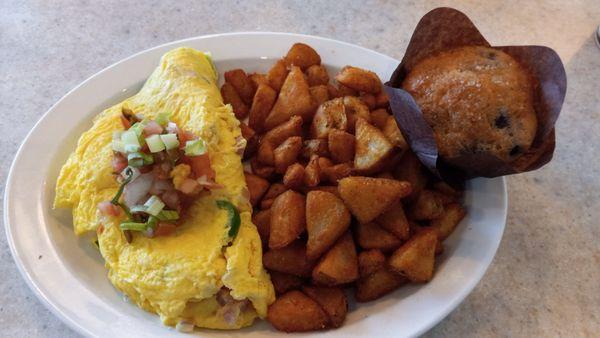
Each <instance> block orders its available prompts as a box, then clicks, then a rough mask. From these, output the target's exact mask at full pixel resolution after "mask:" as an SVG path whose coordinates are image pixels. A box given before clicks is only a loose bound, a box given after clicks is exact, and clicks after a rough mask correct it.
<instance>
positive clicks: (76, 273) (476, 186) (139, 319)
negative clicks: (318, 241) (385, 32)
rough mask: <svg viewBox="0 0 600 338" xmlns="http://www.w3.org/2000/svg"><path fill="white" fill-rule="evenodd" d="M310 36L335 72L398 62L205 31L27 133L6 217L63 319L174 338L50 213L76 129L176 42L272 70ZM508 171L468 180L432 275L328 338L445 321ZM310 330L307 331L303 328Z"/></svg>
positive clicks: (493, 220)
mask: <svg viewBox="0 0 600 338" xmlns="http://www.w3.org/2000/svg"><path fill="white" fill-rule="evenodd" d="M298 41H302V42H306V43H308V44H309V45H311V46H313V47H314V48H315V49H316V50H317V51H318V52H319V54H320V55H321V57H322V59H323V62H324V63H325V64H326V65H327V67H328V68H329V69H330V71H334V70H337V69H339V68H341V67H342V66H344V65H347V64H350V65H354V66H358V67H364V68H368V69H371V70H373V71H375V72H376V73H378V74H379V76H380V77H381V78H382V79H388V78H389V77H390V75H391V73H392V71H393V70H394V69H395V68H396V66H397V65H398V61H397V60H394V59H392V58H390V57H388V56H385V55H382V54H379V53H377V52H374V51H371V50H368V49H365V48H362V47H358V46H355V45H351V44H347V43H344V42H340V41H335V40H330V39H324V38H319V37H312V36H306V35H295V34H283V33H233V34H221V35H212V36H203V37H197V38H191V39H187V40H182V41H177V42H173V43H169V44H166V45H162V46H158V47H155V48H152V49H149V50H146V51H143V52H141V53H138V54H136V55H133V56H131V57H129V58H127V59H125V60H123V61H121V62H118V63H116V64H114V65H112V66H110V67H108V68H106V69H104V70H102V71H101V72H99V73H97V74H96V75H94V76H92V77H91V78H89V79H88V80H86V81H85V82H83V83H82V84H81V85H79V86H78V87H76V88H75V89H73V90H72V91H71V92H69V93H68V94H67V95H65V96H64V97H63V98H62V99H61V100H60V101H59V102H58V103H56V104H55V105H54V106H53V107H52V108H51V109H50V110H49V111H48V112H47V113H46V114H45V115H44V116H43V117H42V119H41V120H40V121H39V122H38V123H37V124H36V126H35V127H34V128H33V129H32V130H31V132H30V133H29V135H28V136H27V138H26V139H25V141H24V142H23V144H22V145H21V148H20V149H19V152H18V153H17V156H16V158H15V160H14V162H13V164H12V167H11V170H10V173H9V176H8V181H7V185H6V192H5V198H4V223H5V226H6V235H7V237H8V243H9V245H10V248H11V251H12V254H13V257H14V259H15V261H16V263H17V265H18V267H19V269H20V271H21V273H22V275H23V278H25V280H26V281H27V283H28V284H29V286H30V287H31V289H32V290H33V291H34V292H35V294H36V295H37V296H38V297H39V298H40V300H41V301H42V302H43V303H44V304H45V305H46V306H47V307H48V308H49V309H50V310H51V311H52V312H54V313H55V314H56V315H57V316H58V317H59V318H61V319H62V320H63V321H64V322H65V323H67V324H68V325H69V326H70V327H72V328H73V329H75V330H77V331H78V332H80V333H82V334H85V335H91V336H128V337H134V336H146V337H149V336H171V335H180V333H178V332H177V331H175V330H173V329H171V328H167V327H164V326H162V324H161V323H160V321H159V319H158V317H157V316H155V315H152V314H150V313H147V312H144V311H143V310H140V309H139V308H137V307H136V306H135V305H132V304H131V303H128V302H126V301H124V299H123V297H122V296H121V295H120V293H119V292H117V291H116V290H115V289H114V288H113V287H112V285H111V284H110V283H109V281H108V279H107V278H106V270H105V268H104V265H103V261H102V258H101V257H100V255H99V253H98V252H97V251H96V250H95V249H94V248H93V247H92V245H90V244H91V243H90V240H89V239H86V238H77V237H75V235H74V234H73V232H72V220H71V216H70V212H69V211H67V210H56V211H55V210H52V201H53V199H54V185H55V181H56V178H57V176H58V172H59V170H60V167H61V166H62V164H63V163H64V162H65V160H66V159H67V157H68V155H69V153H70V152H71V151H73V149H74V147H75V144H76V141H77V139H78V137H79V135H80V134H81V133H82V132H83V131H85V130H86V129H88V128H89V126H90V125H91V120H92V118H93V116H95V115H96V114H98V113H99V112H100V111H101V110H102V109H104V108H106V107H109V106H111V105H113V104H114V103H117V102H118V101H120V100H122V99H124V98H125V97H127V96H130V95H132V94H134V93H135V92H136V91H137V90H138V89H139V88H140V87H141V85H142V84H143V82H144V81H145V79H146V77H148V76H149V75H150V73H151V71H152V70H153V69H154V67H156V65H158V61H159V59H160V57H161V55H162V54H164V53H165V52H167V51H168V50H170V49H172V48H175V47H179V46H190V47H194V48H197V49H200V50H205V51H210V52H211V53H212V55H213V58H214V60H215V63H216V66H217V68H218V69H219V70H220V71H221V72H223V71H224V70H228V69H231V68H243V69H245V70H246V71H262V72H264V71H266V70H267V69H268V68H269V66H270V65H271V64H272V63H273V62H274V61H273V60H274V59H278V58H280V57H281V56H283V55H284V54H285V53H286V51H287V50H288V49H289V47H290V46H291V45H292V44H293V43H294V42H298ZM506 198H507V195H506V187H505V183H504V180H503V179H502V178H498V179H476V180H472V181H470V182H469V183H468V186H467V192H466V196H465V203H466V205H467V207H468V216H467V217H466V218H465V220H463V222H462V223H461V224H460V225H459V226H458V228H457V230H456V231H455V232H454V233H453V234H452V236H450V238H448V240H447V241H446V242H445V245H444V246H445V250H444V253H443V255H442V256H441V257H440V258H439V260H438V267H437V270H436V273H435V277H434V279H433V280H432V281H431V282H430V283H428V284H424V285H416V286H408V287H403V288H401V289H400V290H398V291H396V292H394V293H393V294H391V295H388V296H386V297H384V298H383V299H380V300H377V301H373V302H370V303H366V304H360V305H359V306H357V305H356V304H354V303H353V302H351V304H350V310H351V311H350V312H349V315H348V318H347V320H346V323H345V324H344V326H343V327H342V328H340V329H337V330H332V331H327V332H319V333H318V334H319V335H323V336H328V337H347V336H362V335H365V336H366V335H368V336H373V337H385V336H393V337H400V336H414V335H418V334H421V333H423V332H425V331H426V330H428V329H429V328H431V327H432V326H433V325H435V324H436V323H438V322H439V321H440V320H441V319H443V318H444V317H445V316H446V315H447V314H448V313H449V312H450V311H452V310H453V309H454V308H455V307H456V306H458V304H459V303H460V302H461V301H462V300H463V299H464V298H465V297H466V296H467V295H468V294H469V292H471V290H472V289H473V287H475V285H476V284H477V282H479V280H480V279H481V277H482V276H483V274H484V273H485V271H486V269H487V267H488V266H489V265H490V263H491V261H492V259H493V257H494V254H495V253H496V249H497V248H498V245H499V243H500V239H501V237H502V232H503V231H504V226H505V222H506V207H507V201H506ZM196 334H197V335H201V336H207V335H222V336H225V335H226V336H235V337H238V336H240V337H242V336H244V337H259V336H260V337H264V336H273V335H278V334H280V333H279V332H276V331H273V330H272V329H271V328H270V327H269V325H267V324H266V323H264V322H259V323H257V325H254V326H253V327H251V328H247V329H244V330H240V331H236V332H231V331H229V332H224V331H210V330H199V331H196ZM306 335H310V334H306Z"/></svg>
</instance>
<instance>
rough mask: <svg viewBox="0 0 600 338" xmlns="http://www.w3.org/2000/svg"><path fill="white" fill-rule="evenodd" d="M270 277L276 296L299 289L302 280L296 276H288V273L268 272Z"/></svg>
mask: <svg viewBox="0 0 600 338" xmlns="http://www.w3.org/2000/svg"><path fill="white" fill-rule="evenodd" d="M269 275H271V282H272V283H273V287H274V288H275V292H276V293H277V294H278V295H281V294H284V293H286V292H288V291H290V290H296V289H299V288H300V287H301V286H302V284H304V280H303V279H302V278H300V277H298V276H295V275H290V274H289V273H282V272H278V271H269Z"/></svg>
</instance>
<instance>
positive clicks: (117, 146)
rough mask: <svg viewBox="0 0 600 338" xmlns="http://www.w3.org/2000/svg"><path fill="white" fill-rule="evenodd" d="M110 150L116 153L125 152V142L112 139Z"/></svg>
mask: <svg viewBox="0 0 600 338" xmlns="http://www.w3.org/2000/svg"><path fill="white" fill-rule="evenodd" d="M112 150H114V151H116V152H118V153H125V143H123V141H121V140H113V141H112Z"/></svg>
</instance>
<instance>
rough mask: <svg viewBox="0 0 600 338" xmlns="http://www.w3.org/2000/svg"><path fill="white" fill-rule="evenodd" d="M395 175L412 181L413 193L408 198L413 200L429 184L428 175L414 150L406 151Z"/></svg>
mask: <svg viewBox="0 0 600 338" xmlns="http://www.w3.org/2000/svg"><path fill="white" fill-rule="evenodd" d="M394 177H396V179H397V180H400V181H407V182H410V185H411V187H412V193H411V194H410V195H409V196H408V197H407V199H408V200H413V199H414V198H415V197H416V196H418V195H419V193H420V192H421V190H423V188H424V187H425V185H426V184H427V176H426V175H425V172H424V171H423V167H422V165H421V161H419V159H418V158H417V155H415V154H414V153H413V152H412V151H406V152H404V155H402V159H401V160H400V163H398V165H396V168H395V170H394Z"/></svg>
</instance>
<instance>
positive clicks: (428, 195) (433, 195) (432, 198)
mask: <svg viewBox="0 0 600 338" xmlns="http://www.w3.org/2000/svg"><path fill="white" fill-rule="evenodd" d="M443 212H444V203H443V200H442V198H441V196H440V194H439V193H437V192H435V191H431V190H423V191H421V193H420V194H419V196H417V200H416V201H415V202H414V203H413V204H412V206H411V208H410V216H411V218H412V219H414V220H418V221H423V220H430V219H434V218H438V217H440V216H441V215H442V213H443Z"/></svg>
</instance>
